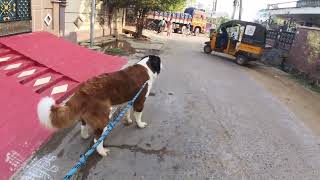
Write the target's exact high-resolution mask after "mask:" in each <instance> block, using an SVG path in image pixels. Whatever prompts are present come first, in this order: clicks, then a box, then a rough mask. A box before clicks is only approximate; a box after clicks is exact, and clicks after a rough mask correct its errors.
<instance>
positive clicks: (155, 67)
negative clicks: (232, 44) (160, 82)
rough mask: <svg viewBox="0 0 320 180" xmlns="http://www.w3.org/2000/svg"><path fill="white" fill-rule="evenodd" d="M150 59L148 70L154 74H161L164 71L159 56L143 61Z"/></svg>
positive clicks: (150, 56)
mask: <svg viewBox="0 0 320 180" xmlns="http://www.w3.org/2000/svg"><path fill="white" fill-rule="evenodd" d="M145 58H148V60H147V62H146V64H147V66H148V68H149V69H150V70H151V71H152V72H153V73H154V74H157V75H158V74H160V70H161V69H162V64H161V59H160V57H159V56H155V55H149V56H146V57H144V58H142V59H145Z"/></svg>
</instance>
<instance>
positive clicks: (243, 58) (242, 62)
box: [236, 55, 248, 66]
mask: <svg viewBox="0 0 320 180" xmlns="http://www.w3.org/2000/svg"><path fill="white" fill-rule="evenodd" d="M236 63H237V64H239V65H241V66H243V65H246V64H247V63H248V58H247V57H246V56H244V55H237V57H236Z"/></svg>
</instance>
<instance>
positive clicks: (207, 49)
mask: <svg viewBox="0 0 320 180" xmlns="http://www.w3.org/2000/svg"><path fill="white" fill-rule="evenodd" d="M203 51H204V52H205V53H206V54H210V53H211V52H212V49H211V46H210V45H208V44H206V45H205V46H204V47H203Z"/></svg>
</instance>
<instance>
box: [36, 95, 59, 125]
mask: <svg viewBox="0 0 320 180" xmlns="http://www.w3.org/2000/svg"><path fill="white" fill-rule="evenodd" d="M55 104H56V102H55V100H54V99H53V98H51V97H44V98H42V99H41V100H40V102H39V103H38V108H37V111H38V118H39V121H40V123H41V124H42V125H43V126H44V127H46V128H53V126H52V122H51V119H50V113H51V107H52V106H53V105H55Z"/></svg>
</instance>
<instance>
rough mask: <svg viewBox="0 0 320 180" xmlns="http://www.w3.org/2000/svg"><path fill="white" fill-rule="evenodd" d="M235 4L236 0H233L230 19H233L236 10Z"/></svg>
mask: <svg viewBox="0 0 320 180" xmlns="http://www.w3.org/2000/svg"><path fill="white" fill-rule="evenodd" d="M237 4H238V0H234V1H233V10H232V15H231V19H234V15H235V13H236V10H237Z"/></svg>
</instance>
